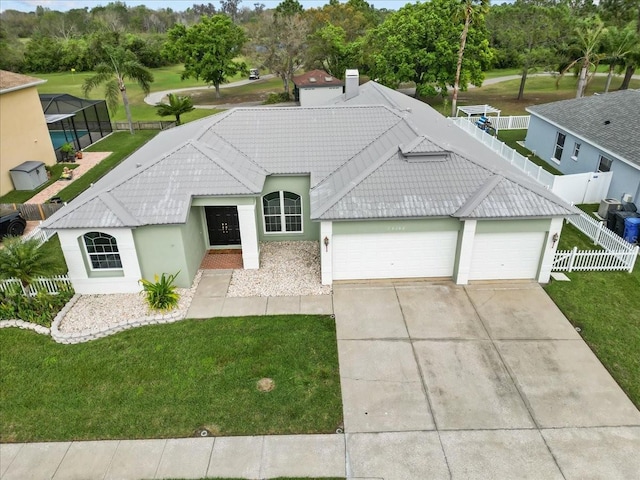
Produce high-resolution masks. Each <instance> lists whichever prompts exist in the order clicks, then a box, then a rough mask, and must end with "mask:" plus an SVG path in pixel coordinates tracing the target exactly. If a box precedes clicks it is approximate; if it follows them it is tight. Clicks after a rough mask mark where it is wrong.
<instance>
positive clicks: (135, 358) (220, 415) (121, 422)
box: [0, 315, 342, 442]
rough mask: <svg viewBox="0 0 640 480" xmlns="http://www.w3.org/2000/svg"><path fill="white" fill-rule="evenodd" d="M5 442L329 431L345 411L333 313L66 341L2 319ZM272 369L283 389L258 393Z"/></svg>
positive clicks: (194, 323)
mask: <svg viewBox="0 0 640 480" xmlns="http://www.w3.org/2000/svg"><path fill="white" fill-rule="evenodd" d="M0 351H1V352H2V355H1V356H0V404H2V416H1V418H0V441H2V442H37V441H69V440H97V439H123V438H128V439H139V438H173V437H176V438H179V437H190V436H193V435H194V432H195V431H196V429H198V428H202V427H204V428H207V429H209V430H210V431H211V432H212V433H213V434H214V435H263V434H264V435H269V434H301V433H307V434H309V433H330V432H335V430H336V427H337V426H338V425H339V424H341V422H342V401H341V394H340V378H339V373H338V355H337V344H336V336H335V321H334V320H333V319H332V318H331V317H329V316H314V315H291V316H267V317H242V318H216V319H211V320H205V321H200V320H185V321H182V322H178V323H175V324H171V325H161V326H150V327H142V328H139V329H134V330H130V331H126V332H123V333H120V334H118V335H115V336H112V337H108V338H105V339H102V340H97V341H94V342H89V343H85V344H79V345H60V344H56V343H55V342H53V341H52V340H51V339H50V338H48V337H44V336H41V335H37V334H35V333H32V332H27V331H22V330H17V329H2V330H0ZM264 377H267V378H271V379H273V380H274V381H275V388H274V389H273V390H272V391H270V392H260V391H258V389H257V382H258V380H260V379H261V378H264Z"/></svg>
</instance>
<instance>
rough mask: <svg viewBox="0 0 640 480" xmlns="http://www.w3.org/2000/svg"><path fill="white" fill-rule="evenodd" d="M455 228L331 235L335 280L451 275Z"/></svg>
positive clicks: (455, 237)
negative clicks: (435, 230) (449, 229)
mask: <svg viewBox="0 0 640 480" xmlns="http://www.w3.org/2000/svg"><path fill="white" fill-rule="evenodd" d="M457 239H458V232H457V231H444V232H404V233H376V234H372V233H362V234H342V235H334V236H333V242H332V243H333V278H334V280H357V279H369V278H416V277H451V276H452V275H453V267H454V263H455V257H456V244H457Z"/></svg>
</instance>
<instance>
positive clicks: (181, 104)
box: [156, 93, 195, 125]
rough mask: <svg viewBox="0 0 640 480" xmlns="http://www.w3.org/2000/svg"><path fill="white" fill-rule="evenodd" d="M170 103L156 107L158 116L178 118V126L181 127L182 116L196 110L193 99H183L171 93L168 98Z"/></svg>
mask: <svg viewBox="0 0 640 480" xmlns="http://www.w3.org/2000/svg"><path fill="white" fill-rule="evenodd" d="M167 98H168V99H169V103H159V104H158V105H156V110H157V113H158V115H160V116H161V117H170V116H172V115H173V116H175V117H176V124H177V125H180V115H182V114H184V113H188V112H191V111H192V110H194V108H195V107H194V106H193V100H191V97H186V96H185V97H181V96H178V95H176V94H175V93H170V94H169V95H168V97H167Z"/></svg>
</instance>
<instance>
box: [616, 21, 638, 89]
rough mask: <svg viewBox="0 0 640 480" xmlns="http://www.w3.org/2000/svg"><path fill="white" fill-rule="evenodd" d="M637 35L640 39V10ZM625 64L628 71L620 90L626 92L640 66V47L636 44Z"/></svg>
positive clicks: (625, 73)
mask: <svg viewBox="0 0 640 480" xmlns="http://www.w3.org/2000/svg"><path fill="white" fill-rule="evenodd" d="M636 34H637V36H638V37H640V8H638V18H637V19H636ZM625 63H626V65H627V69H626V71H625V72H624V79H623V80H622V85H620V90H626V89H627V88H629V83H631V77H633V74H634V73H635V71H636V67H637V66H638V65H640V45H638V44H636V47H635V48H634V49H633V51H632V52H630V53H629V55H627V56H626V58H625Z"/></svg>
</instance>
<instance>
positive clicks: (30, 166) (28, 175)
mask: <svg viewBox="0 0 640 480" xmlns="http://www.w3.org/2000/svg"><path fill="white" fill-rule="evenodd" d="M9 174H10V175H11V181H12V182H13V187H14V188H15V189H16V190H34V189H36V188H38V187H39V186H40V185H42V184H43V183H45V182H46V181H47V180H48V179H49V177H48V176H47V169H46V168H45V166H44V163H43V162H36V161H28V162H24V163H21V164H20V165H18V166H17V167H13V168H12V169H11V170H9Z"/></svg>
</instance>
